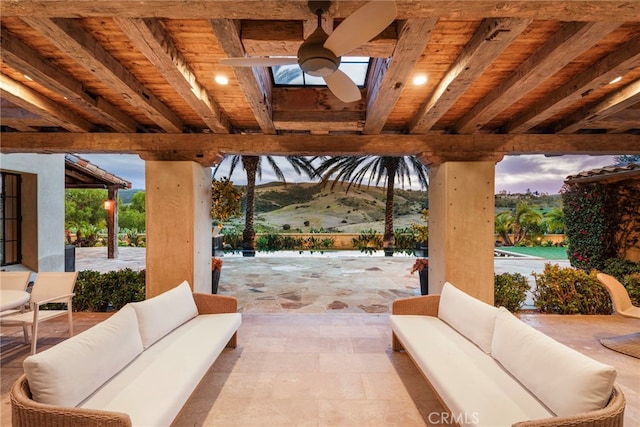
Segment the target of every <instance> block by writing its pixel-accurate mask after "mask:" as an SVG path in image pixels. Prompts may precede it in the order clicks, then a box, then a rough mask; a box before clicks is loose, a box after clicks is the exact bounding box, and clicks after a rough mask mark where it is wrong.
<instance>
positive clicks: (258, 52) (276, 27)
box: [240, 15, 397, 58]
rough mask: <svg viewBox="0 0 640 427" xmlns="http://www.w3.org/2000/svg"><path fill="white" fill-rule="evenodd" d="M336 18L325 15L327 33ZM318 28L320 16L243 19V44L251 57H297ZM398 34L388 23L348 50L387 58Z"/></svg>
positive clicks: (349, 54) (352, 52)
mask: <svg viewBox="0 0 640 427" xmlns="http://www.w3.org/2000/svg"><path fill="white" fill-rule="evenodd" d="M333 22H334V21H333V19H331V18H327V17H326V15H324V16H323V17H322V28H323V29H324V30H325V32H326V33H327V34H331V33H332V32H333ZM317 28H318V19H317V18H315V17H314V18H313V19H310V20H307V21H304V22H300V21H281V20H278V21H254V20H246V21H242V22H241V31H240V32H241V34H242V44H243V46H244V49H245V51H246V52H247V54H248V55H249V56H296V55H297V53H298V49H299V48H300V45H301V44H302V42H303V41H304V40H306V39H307V38H308V37H309V36H310V35H311V33H312V32H313V31H315V30H316V29H317ZM396 40H397V34H396V28H395V25H389V26H388V27H387V28H386V29H385V30H384V31H382V32H381V33H380V34H378V35H377V36H376V37H374V38H373V39H372V40H371V41H369V42H367V43H363V44H362V45H361V46H359V47H357V48H356V49H354V50H352V51H351V52H348V54H347V56H369V57H373V58H387V57H389V56H391V54H392V53H393V49H394V47H395V45H396Z"/></svg>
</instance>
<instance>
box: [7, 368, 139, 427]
mask: <svg viewBox="0 0 640 427" xmlns="http://www.w3.org/2000/svg"><path fill="white" fill-rule="evenodd" d="M10 398H11V425H12V426H13V427H42V426H47V427H63V426H64V427H130V426H131V419H130V418H129V415H127V414H124V413H122V412H110V411H100V410H95V409H83V408H67V407H62V406H54V405H46V404H43V403H38V402H36V401H34V400H33V399H32V397H31V391H30V390H29V383H28V382H27V377H26V375H22V376H21V377H20V378H19V379H18V381H16V382H15V384H14V385H13V387H12V388H11V393H10Z"/></svg>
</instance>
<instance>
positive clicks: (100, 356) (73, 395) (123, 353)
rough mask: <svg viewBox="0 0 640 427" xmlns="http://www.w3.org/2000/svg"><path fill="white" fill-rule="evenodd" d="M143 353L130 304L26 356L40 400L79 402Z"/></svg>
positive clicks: (31, 382) (64, 403)
mask: <svg viewBox="0 0 640 427" xmlns="http://www.w3.org/2000/svg"><path fill="white" fill-rule="evenodd" d="M140 353H142V341H141V339H140V334H139V333H138V321H137V318H136V313H135V311H134V310H133V307H131V304H127V305H126V306H124V307H123V308H121V309H120V311H118V312H117V313H115V314H114V315H112V316H111V317H110V318H108V319H107V320H105V321H103V322H100V323H98V324H97V325H95V326H94V327H92V328H90V329H88V330H86V331H84V332H82V333H80V334H78V335H76V336H74V337H71V338H69V339H68V340H66V341H64V342H62V343H60V344H58V345H55V346H53V347H51V348H49V349H47V350H45V351H43V352H41V353H38V354H35V355H33V356H29V357H27V358H26V359H25V360H24V363H23V366H24V372H25V374H26V376H27V380H28V381H29V388H30V389H31V393H32V394H33V399H34V400H35V401H36V402H40V403H48V404H50V405H59V406H71V407H73V406H76V405H77V404H78V403H80V402H81V401H82V400H84V399H85V398H86V397H87V396H89V395H90V394H91V393H93V392H94V391H95V390H96V389H98V388H99V387H100V386H101V385H102V384H103V383H104V382H105V381H107V380H109V378H111V377H112V376H114V375H116V374H117V373H118V372H119V371H120V370H121V369H122V368H124V367H125V366H126V365H127V364H128V363H129V362H131V361H132V360H133V359H134V358H135V357H136V356H137V355H138V354H140Z"/></svg>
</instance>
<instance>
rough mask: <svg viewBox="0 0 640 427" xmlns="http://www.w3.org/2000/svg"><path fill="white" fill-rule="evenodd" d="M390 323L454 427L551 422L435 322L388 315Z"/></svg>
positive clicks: (495, 366)
mask: <svg viewBox="0 0 640 427" xmlns="http://www.w3.org/2000/svg"><path fill="white" fill-rule="evenodd" d="M390 321H391V327H392V329H393V331H394V332H395V334H396V336H397V337H398V338H399V339H400V342H401V343H402V345H403V346H404V348H405V350H406V351H407V352H408V353H409V354H410V355H411V358H412V359H413V360H414V362H415V363H416V365H417V366H418V367H419V369H420V370H421V371H422V372H423V373H424V375H425V377H426V378H428V380H429V382H430V383H431V385H432V386H433V388H434V389H435V390H436V391H437V393H438V395H439V396H440V398H441V399H442V401H443V402H444V403H445V404H446V405H447V407H448V408H449V409H450V410H451V411H452V413H453V415H454V417H456V421H459V424H460V425H462V426H464V425H474V426H488V427H496V426H510V425H512V424H514V423H516V422H519V421H525V420H533V419H541V418H548V417H551V416H553V413H551V411H549V409H548V408H546V407H545V406H544V405H543V404H542V403H540V401H539V400H538V399H536V398H535V397H534V396H533V395H531V393H529V392H528V391H527V390H526V389H525V388H524V387H523V386H522V385H521V384H520V383H519V382H518V381H517V380H515V379H514V378H513V377H512V376H511V375H510V374H509V373H508V372H506V371H505V370H504V369H503V368H502V367H501V366H500V364H499V363H497V362H496V361H495V360H493V359H492V358H491V356H489V355H487V354H485V353H483V352H482V351H481V350H480V349H479V348H478V347H476V346H475V345H474V344H473V343H471V342H470V341H469V340H467V339H466V338H464V337H463V336H462V335H460V334H459V333H458V332H456V331H455V330H454V329H453V328H451V327H450V326H449V325H447V324H446V323H444V322H443V321H441V320H440V319H438V318H437V317H433V316H410V315H391V317H390Z"/></svg>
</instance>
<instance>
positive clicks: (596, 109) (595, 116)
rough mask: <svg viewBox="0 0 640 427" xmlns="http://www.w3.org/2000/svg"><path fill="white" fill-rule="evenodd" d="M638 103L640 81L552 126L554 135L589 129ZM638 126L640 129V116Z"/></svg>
mask: <svg viewBox="0 0 640 427" xmlns="http://www.w3.org/2000/svg"><path fill="white" fill-rule="evenodd" d="M637 102H640V79H639V80H636V81H635V82H633V83H631V84H628V85H627V86H625V87H623V88H622V89H620V90H618V91H616V92H613V93H611V94H609V95H607V96H606V97H604V98H603V99H602V100H600V101H598V102H596V103H594V104H591V105H588V106H586V107H583V108H581V109H579V110H578V111H576V112H574V113H573V114H571V115H569V116H567V117H565V118H564V119H563V120H561V121H560V122H558V123H556V124H554V125H552V129H553V131H554V133H555V132H557V133H561V134H566V133H573V132H576V131H578V130H579V129H581V128H583V127H588V125H589V124H590V123H594V122H597V121H599V120H602V119H604V118H606V117H608V116H610V115H612V114H615V113H617V112H619V111H622V110H624V109H625V108H628V107H630V106H632V105H634V104H635V103H637ZM638 112H639V113H640V110H638ZM638 124H639V127H640V114H639V117H638Z"/></svg>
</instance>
